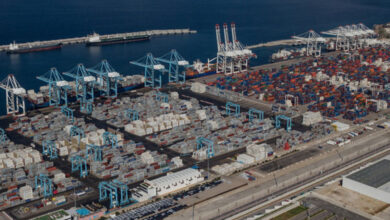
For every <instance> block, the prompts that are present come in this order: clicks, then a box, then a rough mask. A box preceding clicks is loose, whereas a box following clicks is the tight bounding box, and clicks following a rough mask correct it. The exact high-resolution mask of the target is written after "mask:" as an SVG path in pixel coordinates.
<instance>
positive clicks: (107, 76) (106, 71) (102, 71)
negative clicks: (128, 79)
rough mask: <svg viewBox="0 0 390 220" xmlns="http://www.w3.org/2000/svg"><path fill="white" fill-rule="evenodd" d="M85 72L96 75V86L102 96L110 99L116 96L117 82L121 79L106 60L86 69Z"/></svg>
mask: <svg viewBox="0 0 390 220" xmlns="http://www.w3.org/2000/svg"><path fill="white" fill-rule="evenodd" d="M87 71H88V72H90V73H94V74H96V75H97V78H98V79H97V84H98V85H99V88H100V91H101V92H102V95H104V96H107V97H111V98H116V97H117V96H118V81H119V80H122V77H121V76H120V74H119V73H118V72H117V71H115V69H114V68H113V67H112V66H111V65H110V64H109V63H108V61H107V60H103V61H102V62H100V63H99V64H97V65H96V66H94V67H91V68H87Z"/></svg>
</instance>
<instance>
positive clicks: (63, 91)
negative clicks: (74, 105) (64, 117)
mask: <svg viewBox="0 0 390 220" xmlns="http://www.w3.org/2000/svg"><path fill="white" fill-rule="evenodd" d="M37 79H39V80H41V81H43V82H45V83H47V84H48V86H49V105H51V106H53V105H54V106H59V105H61V104H63V105H64V106H67V105H68V91H70V90H71V87H70V86H69V83H68V82H67V81H65V79H64V77H62V75H61V74H60V73H59V72H58V70H57V69H56V68H55V67H53V68H51V69H50V70H49V71H48V72H46V73H45V74H43V75H41V76H37Z"/></svg>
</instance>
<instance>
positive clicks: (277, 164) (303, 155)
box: [258, 148, 320, 173]
mask: <svg viewBox="0 0 390 220" xmlns="http://www.w3.org/2000/svg"><path fill="white" fill-rule="evenodd" d="M319 153H320V151H319V150H317V149H313V148H310V149H306V150H303V151H295V152H292V153H290V154H287V155H285V156H282V157H280V158H277V159H274V160H272V161H271V162H269V163H266V164H264V165H261V166H260V167H259V168H258V169H259V170H260V171H263V172H267V173H270V172H273V171H276V170H279V169H283V168H284V167H288V166H290V165H291V164H294V163H296V162H298V161H302V160H305V159H307V158H310V157H312V156H315V155H317V154H319Z"/></svg>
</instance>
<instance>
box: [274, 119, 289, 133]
mask: <svg viewBox="0 0 390 220" xmlns="http://www.w3.org/2000/svg"><path fill="white" fill-rule="evenodd" d="M280 120H285V121H286V130H287V131H291V127H292V122H291V118H290V117H287V116H285V115H277V116H276V117H275V127H276V128H280Z"/></svg>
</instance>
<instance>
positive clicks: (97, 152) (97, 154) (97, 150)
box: [85, 144, 102, 161]
mask: <svg viewBox="0 0 390 220" xmlns="http://www.w3.org/2000/svg"><path fill="white" fill-rule="evenodd" d="M85 151H86V152H85V157H86V159H88V157H89V155H94V157H93V159H94V161H102V147H101V146H97V145H92V144H87V146H86V148H85Z"/></svg>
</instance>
